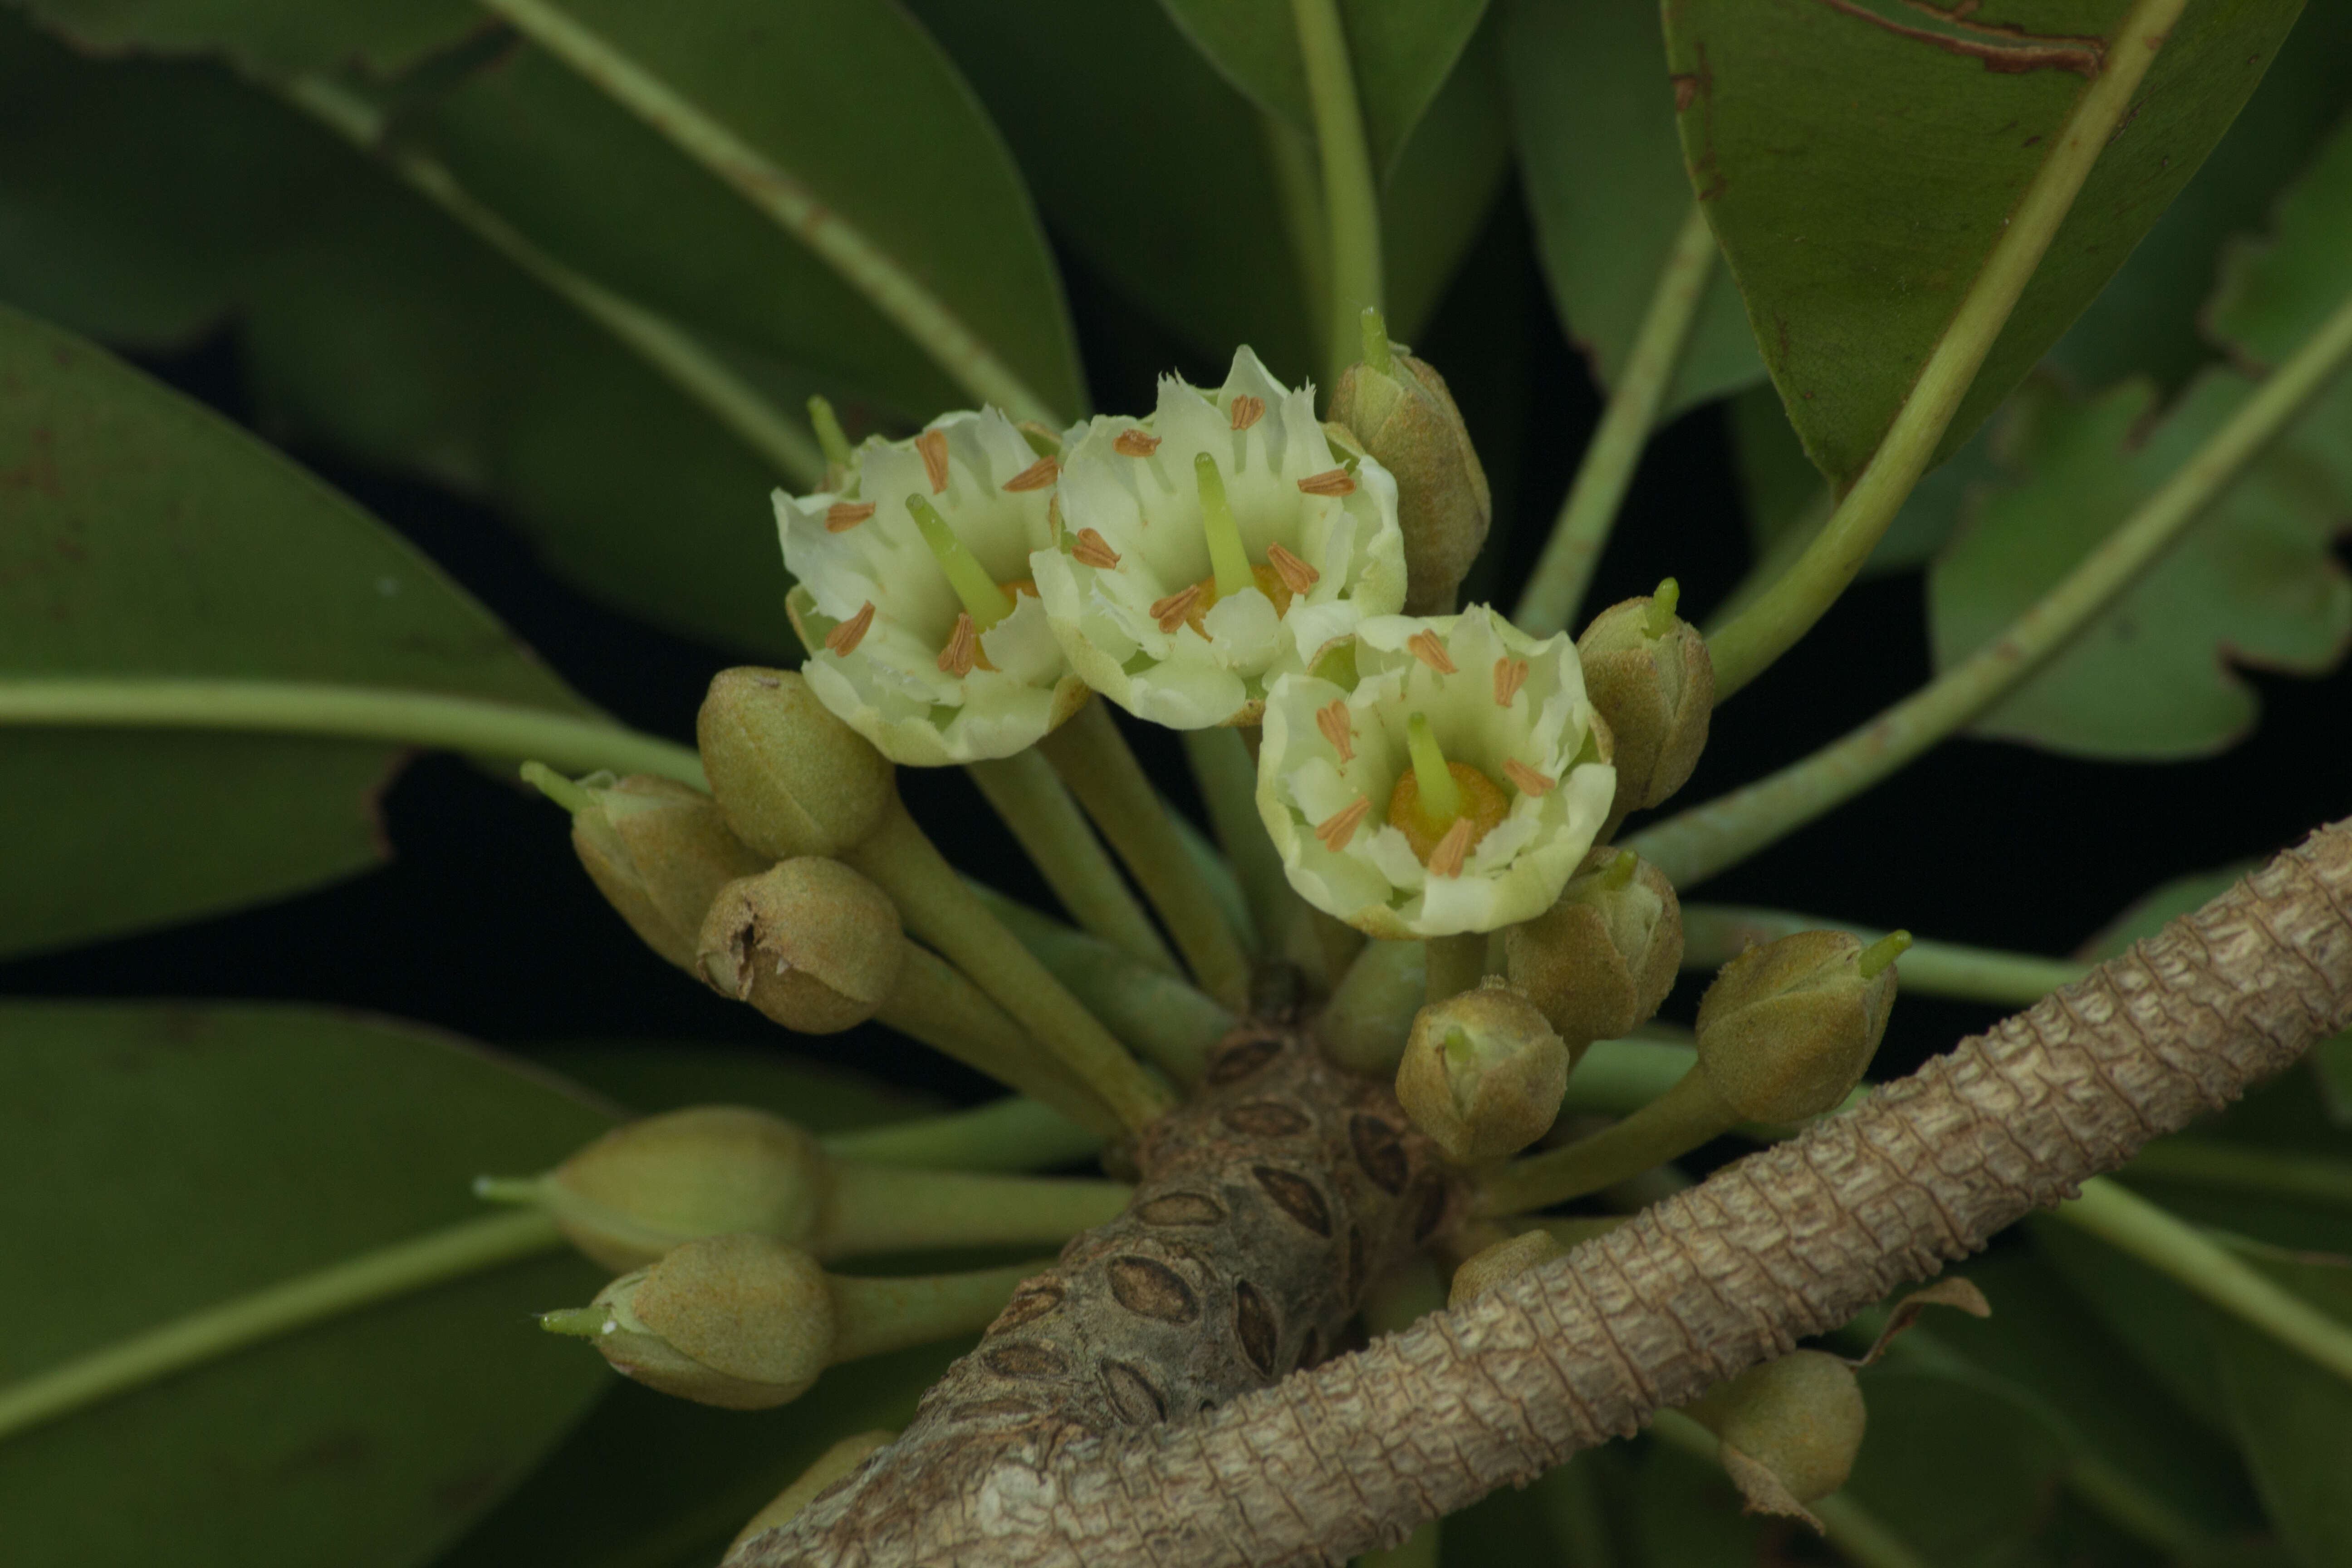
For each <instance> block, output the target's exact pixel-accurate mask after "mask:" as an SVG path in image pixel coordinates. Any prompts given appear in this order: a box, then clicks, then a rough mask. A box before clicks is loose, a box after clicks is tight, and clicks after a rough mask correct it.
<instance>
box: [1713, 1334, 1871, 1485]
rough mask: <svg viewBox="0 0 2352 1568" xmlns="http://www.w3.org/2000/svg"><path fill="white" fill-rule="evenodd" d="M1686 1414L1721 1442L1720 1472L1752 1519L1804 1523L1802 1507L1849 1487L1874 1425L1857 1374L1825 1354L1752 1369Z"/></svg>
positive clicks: (1794, 1354)
mask: <svg viewBox="0 0 2352 1568" xmlns="http://www.w3.org/2000/svg"><path fill="white" fill-rule="evenodd" d="M1689 1414H1690V1415H1692V1417H1694V1418H1695V1419H1696V1420H1697V1422H1698V1423H1699V1424H1700V1425H1701V1426H1705V1427H1706V1428H1707V1430H1709V1431H1711V1432H1713V1433H1714V1434H1715V1435H1716V1436H1717V1438H1718V1439H1720V1440H1721V1442H1722V1445H1723V1468H1725V1469H1726V1470H1727V1471H1729V1472H1730V1474H1731V1479H1733V1481H1734V1482H1736V1483H1737V1484H1738V1487H1739V1489H1740V1492H1741V1494H1742V1495H1743V1496H1744V1497H1745V1498H1746V1499H1747V1500H1748V1510H1749V1511H1751V1512H1764V1513H1780V1514H1792V1515H1795V1516H1797V1517H1799V1518H1803V1519H1807V1520H1812V1516H1811V1514H1810V1513H1809V1512H1807V1511H1806V1510H1805V1508H1804V1506H1803V1505H1804V1504H1806V1503H1809V1502H1811V1501H1813V1500H1816V1499H1819V1498H1825V1497H1827V1496H1829V1495H1830V1493H1832V1492H1833V1491H1835V1490H1837V1489H1839V1488H1840V1487H1842V1486H1843V1485H1845V1482H1846V1477H1847V1476H1849V1475H1851V1474H1852V1473H1853V1461H1854V1457H1855V1456H1856V1455H1857V1454H1859V1453H1860V1452H1861V1451H1862V1436H1863V1431H1864V1427H1865V1426H1867V1425H1868V1420H1869V1413H1868V1412H1867V1411H1866V1410H1865V1409H1864V1407H1863V1401H1862V1390H1861V1388H1860V1387H1859V1386H1858V1385H1857V1384H1855V1382H1854V1377H1853V1368H1852V1367H1850V1366H1848V1365H1847V1364H1846V1363H1844V1362H1843V1361H1841V1360H1839V1359H1838V1358H1837V1357H1836V1356H1833V1355H1829V1354H1826V1353H1824V1352H1821V1351H1791V1352H1789V1353H1788V1354H1787V1355H1784V1356H1782V1357H1781V1358H1780V1360H1778V1361H1770V1362H1766V1363H1764V1364H1762V1365H1761V1366H1751V1367H1749V1368H1748V1370H1747V1371H1746V1372H1743V1373H1740V1374H1739V1375H1738V1376H1737V1377H1735V1378H1731V1379H1729V1380H1728V1381H1727V1382H1724V1383H1719V1384H1716V1386H1715V1387H1714V1388H1712V1389H1710V1390H1708V1391H1707V1393H1706V1394H1704V1395H1702V1396H1701V1397H1700V1398H1699V1400H1698V1401H1697V1402H1696V1404H1694V1405H1690V1406H1689ZM1812 1522H1813V1523H1814V1524H1815V1525H1816V1526H1818V1525H1819V1523H1820V1521H1818V1520H1812Z"/></svg>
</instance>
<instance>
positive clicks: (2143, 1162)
mask: <svg viewBox="0 0 2352 1568" xmlns="http://www.w3.org/2000/svg"><path fill="white" fill-rule="evenodd" d="M1906 978H1907V972H1906ZM2116 1175H2117V1176H2118V1177H2120V1178H2121V1179H2122V1180H2124V1181H2126V1182H2130V1183H2133V1184H2138V1183H2140V1182H2142V1181H2157V1182H2180V1183H2187V1184H2193V1185H2196V1186H2200V1187H2221V1188H2225V1189H2227V1190H2229V1191H2231V1192H2239V1193H2259V1194H2263V1196H2265V1197H2278V1198H2292V1199H2298V1200H2301V1201H2304V1202H2307V1203H2322V1204H2336V1205H2343V1206H2346V1207H2352V1161H2344V1160H2331V1159H2328V1158H2327V1157H2326V1155H2323V1154H2283V1153H2273V1152H2271V1151H2270V1150H2268V1149H2251V1148H2248V1147H2246V1146H2245V1145H2244V1144H2242V1143H2223V1142H2217V1141H2213V1140H2210V1139H2200V1138H2166V1139H2160V1140H2158V1142H2154V1143H2151V1144H2149V1145H2148V1146H2147V1148H2145V1149H2142V1150H2141V1151H2140V1152H2138V1153H2137V1154H2135V1155H2134V1156H2132V1162H2131V1163H2130V1164H2128V1165H2126V1166H2125V1167H2124V1168H2123V1169H2122V1170H2120V1171H2118V1172H2116Z"/></svg>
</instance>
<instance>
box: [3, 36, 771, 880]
mask: <svg viewBox="0 0 2352 1568" xmlns="http://www.w3.org/2000/svg"><path fill="white" fill-rule="evenodd" d="M0 101H6V102H7V103H9V105H10V106H11V112H10V113H9V114H7V115H6V116H0V298H6V299H10V300H15V301H16V302H19V303H22V304H25V305H27V306H29V307H30V308H32V309H33V310H35V311H36V312H37V313H41V314H47V315H49V316H51V317H53V318H54V319H56V320H58V321H62V322H64V323H66V324H68V325H69V326H72V327H73V328H75V329H76V330H78V331H84V332H87V333H89V334H91V335H95V336H100V337H110V338H121V339H127V340H129V341H131V342H134V343H140V344H154V343H158V342H174V341H178V340H182V339H184V338H185V337H187V336H188V335H191V334H193V333H194V332H195V331H199V330H200V329H202V328H203V327H205V325H207V324H208V323H210V322H212V321H215V320H217V319H219V318H221V317H223V316H225V315H226V314H228V313H229V312H230V311H232V310H235V311H236V312H238V314H239V315H240V317H241V319H242V321H243V322H244V323H245V326H246V329H247V331H246V336H245V340H244V347H245V349H246V353H245V355H244V359H245V363H246V365H247V368H248V370H249V372H250V373H251V376H252V379H253V380H254V381H255V382H257V387H256V388H255V392H256V396H257V401H258V402H259V404H260V405H261V406H262V411H263V413H264V415H265V416H266V421H267V423H268V424H269V425H270V426H272V427H273V428H275V429H278V430H280V431H283V432H287V433H289V434H290V435H292V436H295V437H307V438H310V439H315V440H319V441H320V442H323V443H326V444H329V445H331V446H333V447H337V448H339V449H341V450H342V451H344V452H347V453H351V454H353V455H356V456H359V457H362V458H364V459H366V460H368V461H371V462H375V463H381V464H385V465H389V466H393V467H398V468H423V469H424V470H425V471H426V472H427V473H429V474H430V475H432V476H433V477H434V478H435V479H438V480H440V481H441V482H443V483H446V484H453V485H456V486H457V487H458V488H460V489H467V490H469V491H472V492H474V493H478V494H485V495H488V497H490V498H491V499H494V500H498V501H499V502H501V503H503V504H504V505H506V506H507V507H509V508H510V509H512V510H513V512H514V513H515V514H516V521H519V522H520V524H521V525H522V526H523V527H524V528H525V529H526V530H527V531H530V533H531V534H532V535H533V536H534V537H535V538H536V540H537V541H538V542H539V543H540V544H541V546H542V548H544V549H545V551H546V552H547V553H548V554H549V556H550V557H551V562H552V563H553V564H554V565H555V566H556V568H557V569H558V570H559V571H561V572H562V573H563V574H566V575H567V576H570V577H572V579H573V580H575V581H577V582H580V583H581V584H583V585H584V586H586V587H587V588H589V589H590V591H592V592H593V593H595V594H596V595H599V596H601V597H603V598H604V599H606V600H607V601H609V602H612V603H614V604H617V605H622V606H623V607H625V608H627V609H629V610H632V611H634V612H635V613H637V614H639V615H642V616H647V617H648V618H650V619H653V620H655V621H656V622H658V623H659V624H661V625H663V626H668V627H670V628H672V629H675V630H677V631H680V632H684V633H687V634H688V635H694V636H698V637H704V638H707V639H710V640H714V641H719V642H725V643H729V644H730V645H733V646H736V647H744V648H748V649H751V650H752V651H755V652H758V653H760V654H762V655H764V656H768V657H772V658H773V657H782V656H784V655H786V654H788V653H790V652H791V651H793V648H794V647H795V646H796V645H795V644H794V643H793V638H792V637H791V636H790V634H789V631H788V630H787V627H786V625H785V622H784V618H783V616H782V607H781V606H782V596H783V592H784V589H785V587H786V586H787V585H788V580H787V579H786V578H785V576H784V574H783V568H782V560H781V559H780V558H779V556H778V555H777V552H776V548H775V539H774V532H773V529H772V527H771V526H770V525H769V524H768V523H767V522H766V521H765V513H764V501H763V500H761V498H762V497H764V496H765V494H766V492H767V489H768V488H769V487H770V486H771V485H772V484H773V483H774V482H775V480H776V478H777V476H776V475H775V474H774V473H773V472H772V471H771V470H770V469H769V468H767V467H766V466H765V465H764V464H763V463H762V462H761V460H760V459H759V458H757V457H756V456H755V455H754V454H752V453H751V451H750V450H749V449H748V448H746V447H744V446H743V445H742V444H741V443H740V442H739V441H738V440H737V439H736V438H735V437H732V436H730V435H729V434H726V433H725V432H723V431H721V430H719V428H718V427H717V426H715V425H714V424H713V423H712V421H711V419H710V418H709V416H708V415H707V414H706V413H705V412H704V411H703V410H702V409H700V408H699V407H698V406H697V405H693V404H690V403H688V401H687V400H686V399H685V398H684V397H683V396H682V395H680V394H678V393H677V391H675V390H674V389H672V388H671V387H670V386H669V385H668V384H667V383H666V382H664V381H662V380H661V379H660V378H659V377H657V376H656V374H654V373H653V372H651V371H650V370H648V369H647V368H646V366H645V364H644V363H641V362H640V361H638V360H637V359H635V357H634V356H632V355H631V354H630V353H627V352H626V351H625V350H623V349H621V348H620V347H618V346H616V345H615V344H614V342H612V341H611V340H610V339H608V338H607V337H606V336H605V335H604V333H603V331H602V330H601V329H599V328H596V327H594V326H592V325H591V324H589V323H588V321H586V320H585V319H584V318H583V317H582V316H580V315H579V314H577V313H576V312H575V311H573V310H572V308H571V307H570V306H568V305H565V304H563V303H562V302H560V301H559V300H556V299H555V298H554V296H553V295H551V293H549V292H548V291H547V290H546V289H543V288H541V286H540V285H539V284H538V283H536V282H534V281H531V280H530V279H528V278H526V277H525V276H524V275H523V274H522V273H521V272H520V270H518V269H517V268H514V267H513V266H512V265H511V264H510V263H509V262H508V261H507V260H505V259H504V258H500V257H499V256H497V255H496V254H494V253H493V252H492V251H490V250H489V249H488V247H485V246H484V245H482V244H481V243H480V242H479V241H478V240H477V239H475V238H474V237H471V236H469V235H467V234H466V233H464V232H463V231H462V230H460V229H458V228H457V226H455V225H453V224H452V223H451V222H450V221H449V220H448V219H447V218H446V216H444V215H442V214H441V213H439V212H438V211H436V210H435V209H433V208H432V207H430V206H429V205H426V204H425V202H423V201H422V200H421V199H419V198H418V197H416V196H415V195H413V194H411V193H409V192H407V191H405V190H403V189H402V188H400V187H399V186H397V185H396V184H394V182H393V181H392V180H391V179H390V177H389V176H388V175H387V174H385V173H384V172H383V170H382V169H380V168H378V167H375V166H373V165H372V164H369V163H366V162H364V161H363V160H362V158H361V157H360V156H359V155H358V154H356V153H353V152H352V151H351V150H349V149H348V148H346V147H344V146H343V145H342V144H341V143H340V142H336V141H335V140H333V139H331V138H330V137H329V136H327V135H326V134H325V133H324V132H322V131H321V130H320V128H318V127H317V126H315V125H313V124H312V123H310V121H308V120H307V119H305V118H303V117H301V116H299V115H297V114H296V113H294V112H293V111H292V110H289V109H288V108H287V107H285V106H284V105H283V104H281V103H280V102H278V101H277V100H274V99H272V98H270V97H269V96H268V95H266V94H264V93H261V92H258V91H256V90H255V89H252V88H250V87H247V86H245V85H242V84H240V83H238V82H237V81H236V80H235V79H233V78H232V77H231V76H230V75H229V73H228V72H227V71H226V70H225V69H222V68H218V67H215V66H213V65H210V64H206V63H203V62H194V61H173V62H158V61H152V60H131V61H126V62H121V63H117V64H100V63H96V62H93V61H90V60H88V59H85V58H80V57H79V56H78V55H75V54H73V53H71V52H70V51H68V50H67V49H65V48H63V47H60V46H58V44H56V43H55V42H53V41H52V40H50V39H48V38H46V37H38V36H37V35H35V34H34V33H32V32H31V31H30V30H29V29H28V28H26V27H25V26H23V25H22V24H21V23H19V22H18V21H17V20H16V17H15V16H13V14H9V13H5V12H0ZM19 108H21V109H22V110H23V112H22V113H21V114H19V113H18V112H16V110H18V109H19ZM745 368H746V369H753V368H756V367H754V366H753V365H751V363H749V362H746V363H745ZM794 390H795V389H789V388H786V389H780V390H779V392H778V394H777V395H778V397H779V398H780V399H782V400H784V401H786V402H787V403H789V402H790V400H791V398H792V396H793V392H794ZM800 395H805V394H804V391H803V392H801V393H800ZM649 517H658V518H659V519H661V522H662V526H661V527H659V528H649V527H647V526H646V519H647V518H649ZM265 847H266V846H265Z"/></svg>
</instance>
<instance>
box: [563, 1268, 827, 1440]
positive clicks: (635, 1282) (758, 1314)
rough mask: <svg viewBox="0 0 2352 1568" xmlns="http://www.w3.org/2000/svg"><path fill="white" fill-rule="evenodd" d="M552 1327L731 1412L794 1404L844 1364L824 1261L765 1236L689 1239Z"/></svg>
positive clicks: (681, 1393) (653, 1382) (628, 1371)
mask: <svg viewBox="0 0 2352 1568" xmlns="http://www.w3.org/2000/svg"><path fill="white" fill-rule="evenodd" d="M541 1322H542V1324H544V1325H545V1326H546V1327H547V1328H549V1329H551V1330H553V1331H557V1332H562V1333H577V1334H581V1335H583V1336H584V1337H587V1338H589V1339H592V1340H593V1342H595V1346H596V1348H597V1349H598V1350H599V1351H601V1352H604V1359H605V1360H606V1361H608V1362H611V1363H613V1366H614V1370H615V1371H617V1372H620V1373H623V1374H625V1376H629V1377H633V1378H635V1379H636V1380H637V1381H638V1382H639V1383H642V1384H646V1386H648V1387H651V1388H657V1389H659V1390H661V1391H662V1392H663V1393H664V1394H677V1396H678V1397H679V1398H681V1399H691V1400H694V1401H696V1402H697V1403H698V1404H702V1405H723V1406H725V1407H726V1408H727V1409H730V1410H765V1409H768V1408H769V1407H771V1406H772V1405H787V1404H790V1403H791V1402H792V1401H793V1400H795V1399H797V1398H799V1397H800V1396H801V1395H802V1394H805V1393H807V1392H808V1390H809V1387H810V1385H811V1384H814V1383H815V1382H816V1380H817V1374H818V1373H822V1372H823V1371H824V1368H825V1364H826V1363H828V1362H829V1361H831V1360H832V1359H833V1344H834V1337H835V1313H834V1304H833V1287H832V1283H831V1281H829V1280H828V1279H826V1278H825V1274H824V1269H822V1268H818V1267H817V1262H816V1259H815V1258H811V1257H810V1256H809V1255H808V1254H807V1253H805V1252H803V1251H801V1250H800V1249H799V1248H797V1247H788V1246H786V1245H785V1244H784V1243H782V1242H781V1241H778V1240H776V1239H775V1238H774V1237H766V1236H713V1237H704V1238H703V1239H701V1240H699V1241H689V1242H688V1243H687V1244H686V1245H684V1246H683V1247H678V1248H677V1249H676V1250H675V1251H672V1252H670V1253H667V1254H666V1255H665V1256H664V1257H662V1258H660V1259H659V1260H657V1261H656V1262H655V1263H653V1264H652V1265H650V1266H649V1267H647V1268H640V1269H638V1270H637V1271H636V1272H635V1273H633V1274H624V1275H623V1276H621V1278H619V1279H615V1280H614V1281H613V1282H612V1283H611V1284H610V1285H607V1286H605V1287H604V1289H603V1290H601V1291H599V1292H598V1293H597V1296H596V1300H595V1301H594V1302H593V1304H592V1305H590V1306H588V1307H585V1308H581V1309H576V1310H572V1311H566V1312H550V1313H549V1314H547V1316H546V1317H545V1318H543V1319H541Z"/></svg>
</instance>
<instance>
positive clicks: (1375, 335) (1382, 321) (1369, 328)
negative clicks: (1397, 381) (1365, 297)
mask: <svg viewBox="0 0 2352 1568" xmlns="http://www.w3.org/2000/svg"><path fill="white" fill-rule="evenodd" d="M1359 321H1360V323H1361V325H1362V327H1363V332H1364V363H1366V364H1368V365H1370V366H1371V367H1372V368H1373V369H1374V370H1376V371H1379V372H1380V373H1381V374H1382V375H1392V374H1395V372H1396V357H1395V355H1394V353H1392V352H1391V346H1390V343H1389V324H1388V321H1387V319H1386V318H1385V317H1383V316H1382V315H1381V310H1380V307H1379V306H1377V305H1367V306H1365V307H1364V313H1363V315H1362V316H1361V317H1360V318H1359Z"/></svg>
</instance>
